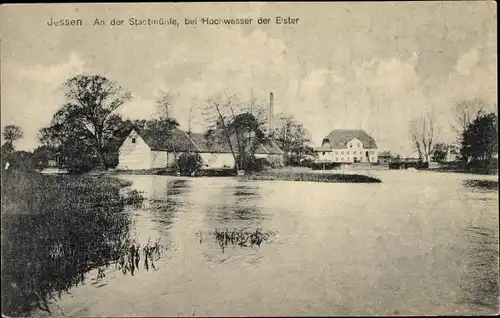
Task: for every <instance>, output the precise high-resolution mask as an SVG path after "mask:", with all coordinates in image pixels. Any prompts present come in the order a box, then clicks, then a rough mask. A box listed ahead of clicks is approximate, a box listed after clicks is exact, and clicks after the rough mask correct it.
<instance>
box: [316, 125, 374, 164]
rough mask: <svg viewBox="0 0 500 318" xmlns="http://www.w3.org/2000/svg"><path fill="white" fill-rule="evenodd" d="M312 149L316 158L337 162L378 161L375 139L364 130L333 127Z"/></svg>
mask: <svg viewBox="0 0 500 318" xmlns="http://www.w3.org/2000/svg"><path fill="white" fill-rule="evenodd" d="M314 151H315V152H316V153H317V154H318V159H319V160H322V161H331V162H338V163H357V162H371V163H376V162H378V149H377V143H376V142H375V140H374V139H373V138H372V137H371V136H370V135H368V134H367V133H366V132H365V131H364V130H351V129H335V130H332V132H331V133H330V134H329V135H328V136H326V137H325V138H323V141H322V143H321V147H317V148H315V149H314Z"/></svg>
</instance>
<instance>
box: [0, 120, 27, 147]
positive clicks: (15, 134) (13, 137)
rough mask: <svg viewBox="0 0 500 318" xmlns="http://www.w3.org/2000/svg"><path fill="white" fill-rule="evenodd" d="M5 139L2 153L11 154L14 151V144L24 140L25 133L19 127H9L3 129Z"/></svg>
mask: <svg viewBox="0 0 500 318" xmlns="http://www.w3.org/2000/svg"><path fill="white" fill-rule="evenodd" d="M2 134H3V138H4V139H5V143H4V144H3V145H2V153H4V152H5V153H9V152H12V151H14V143H15V142H16V141H17V140H19V139H21V138H23V132H22V130H21V128H19V126H16V125H7V126H5V127H4V129H3V133H2Z"/></svg>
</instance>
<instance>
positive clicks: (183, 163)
mask: <svg viewBox="0 0 500 318" xmlns="http://www.w3.org/2000/svg"><path fill="white" fill-rule="evenodd" d="M177 164H178V166H179V170H180V173H181V174H184V175H191V173H193V172H196V171H198V170H200V169H201V167H203V159H202V158H201V156H200V155H199V154H198V153H183V154H181V155H180V156H179V157H178V158H177Z"/></svg>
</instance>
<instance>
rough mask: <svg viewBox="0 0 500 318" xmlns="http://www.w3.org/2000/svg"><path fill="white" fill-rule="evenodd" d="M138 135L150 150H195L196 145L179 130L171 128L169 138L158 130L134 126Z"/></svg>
mask: <svg viewBox="0 0 500 318" xmlns="http://www.w3.org/2000/svg"><path fill="white" fill-rule="evenodd" d="M134 130H136V131H137V133H138V134H139V136H141V138H142V139H144V142H146V144H147V145H148V147H149V148H150V149H151V150H164V151H172V150H175V151H178V152H189V151H195V150H196V146H195V145H194V143H193V142H192V141H191V140H190V138H189V137H188V135H187V134H186V133H185V132H183V131H181V130H173V131H171V133H170V135H171V136H170V138H169V137H168V136H165V135H163V134H160V133H158V132H154V131H151V130H146V129H140V128H138V127H134Z"/></svg>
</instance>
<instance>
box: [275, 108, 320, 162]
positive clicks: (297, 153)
mask: <svg viewBox="0 0 500 318" xmlns="http://www.w3.org/2000/svg"><path fill="white" fill-rule="evenodd" d="M273 137H274V138H275V139H276V141H277V142H278V146H279V147H280V148H281V150H283V151H284V152H285V163H286V165H292V166H298V165H301V162H303V161H304V160H308V159H310V157H311V156H314V155H315V152H314V151H313V149H312V148H311V147H309V146H308V144H309V143H310V142H311V140H310V133H309V132H308V131H307V129H305V128H304V126H303V125H302V124H301V123H300V122H298V121H297V119H296V118H295V117H293V116H287V115H285V114H280V115H278V117H277V120H276V129H275V131H274V132H273Z"/></svg>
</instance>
